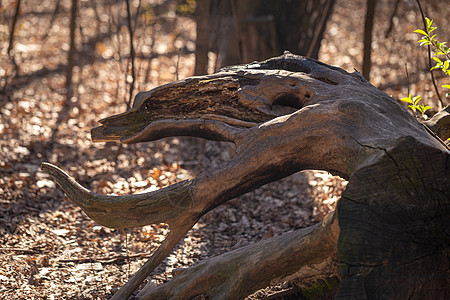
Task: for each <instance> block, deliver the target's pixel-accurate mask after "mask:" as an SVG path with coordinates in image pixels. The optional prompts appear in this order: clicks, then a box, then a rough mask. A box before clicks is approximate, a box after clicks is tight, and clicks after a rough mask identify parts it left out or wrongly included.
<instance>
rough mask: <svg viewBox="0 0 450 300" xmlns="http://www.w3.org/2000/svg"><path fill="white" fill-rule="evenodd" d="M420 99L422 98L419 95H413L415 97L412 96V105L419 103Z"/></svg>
mask: <svg viewBox="0 0 450 300" xmlns="http://www.w3.org/2000/svg"><path fill="white" fill-rule="evenodd" d="M420 100H422V99H421V97H420V96H415V97H414V98H413V104H414V105H417V103H419V101H420Z"/></svg>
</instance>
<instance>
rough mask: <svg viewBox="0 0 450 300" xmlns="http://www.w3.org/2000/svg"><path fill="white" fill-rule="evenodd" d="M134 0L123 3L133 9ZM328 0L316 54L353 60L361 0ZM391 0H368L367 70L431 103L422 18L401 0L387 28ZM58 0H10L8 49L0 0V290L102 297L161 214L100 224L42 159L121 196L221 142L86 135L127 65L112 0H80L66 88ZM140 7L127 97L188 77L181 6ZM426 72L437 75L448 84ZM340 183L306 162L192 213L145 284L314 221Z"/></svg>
mask: <svg viewBox="0 0 450 300" xmlns="http://www.w3.org/2000/svg"><path fill="white" fill-rule="evenodd" d="M56 2H58V3H59V4H60V5H59V6H56ZM138 2H139V3H141V2H140V1H133V2H132V10H133V11H136V9H137V5H138ZM160 2H161V3H160ZM336 2H337V3H336V7H335V10H334V13H333V15H332V18H331V20H330V22H329V23H328V26H327V30H326V34H325V38H324V40H323V41H322V47H321V51H320V56H319V59H320V60H322V61H324V62H325V63H329V64H332V65H336V66H339V67H342V68H344V69H346V70H348V71H353V69H354V68H356V69H358V70H360V69H361V65H362V40H363V30H364V15H365V1H362V0H355V1H350V0H337V1H336ZM394 2H395V1H387V0H383V1H379V2H378V6H377V12H376V18H375V29H374V42H373V55H372V61H373V66H372V73H371V82H372V83H373V84H374V85H375V86H377V87H378V88H380V89H381V90H383V91H385V92H387V93H388V94H389V95H392V96H393V97H394V98H396V99H399V98H402V97H405V96H407V95H408V90H409V91H410V92H411V94H413V95H417V94H420V95H421V96H422V98H423V99H424V100H423V101H424V103H426V104H428V105H430V106H433V109H432V110H430V112H429V113H430V115H431V114H432V113H433V112H435V111H436V110H437V109H438V108H439V104H438V102H437V101H436V96H435V93H434V89H433V87H432V85H431V81H430V75H429V72H427V69H428V67H427V58H426V49H425V48H424V47H419V46H418V44H417V42H416V41H417V40H418V35H417V34H415V33H414V32H413V31H414V30H415V29H417V28H419V27H422V23H421V17H420V14H419V13H418V10H417V8H416V3H415V1H400V4H399V8H398V12H397V15H396V16H395V17H394V18H393V21H394V23H393V24H394V27H393V29H392V31H391V32H390V34H389V35H388V36H386V30H387V28H388V27H389V22H390V19H391V11H392V9H393V6H394ZM70 3H71V1H68V0H65V1H50V0H48V1H40V3H39V4H35V1H31V0H23V1H22V2H21V14H20V18H19V21H18V23H17V27H16V33H15V44H14V51H13V52H12V56H8V53H7V48H8V39H9V32H10V25H11V23H12V18H13V15H14V10H15V5H16V4H17V1H3V2H0V49H1V56H0V89H1V90H0V244H1V245H0V298H1V299H107V298H109V297H111V295H112V294H113V293H114V292H115V291H117V290H118V288H120V287H121V286H122V285H123V284H124V283H125V282H126V281H127V280H128V279H129V278H130V277H131V276H132V275H133V273H134V272H136V271H137V270H138V269H139V267H140V266H141V265H142V264H143V263H144V262H145V261H146V259H147V258H148V257H149V256H150V255H151V254H152V252H153V251H154V250H155V249H156V248H157V247H158V246H159V245H160V243H161V242H162V241H163V239H164V237H165V235H166V234H167V232H168V227H167V225H165V224H159V225H151V226H144V227H142V228H132V229H125V230H113V229H108V228H105V227H102V226H99V225H98V224H96V223H95V222H93V221H92V220H90V219H89V218H88V217H87V216H86V215H85V214H84V213H83V212H82V211H81V210H80V209H79V208H78V207H77V206H75V205H72V204H71V203H70V202H68V201H67V198H66V197H65V196H64V194H63V192H62V191H61V189H59V188H58V187H57V186H56V185H55V183H54V182H53V181H52V180H51V179H50V178H49V176H47V175H46V174H44V173H43V172H41V171H40V167H39V166H40V164H41V162H43V161H47V162H50V163H53V164H55V165H57V166H59V167H61V168H62V169H64V170H66V171H67V172H68V173H70V175H71V176H73V177H74V178H75V179H76V180H77V181H78V182H80V183H81V184H82V185H84V186H85V187H86V188H89V189H90V190H92V191H94V192H96V193H101V194H111V193H114V194H130V193H137V192H143V191H150V190H155V189H159V188H161V187H164V186H167V185H170V184H172V183H175V182H178V181H180V180H184V179H187V178H192V177H195V176H196V175H197V174H199V173H200V172H204V171H207V170H208V169H209V168H211V167H212V166H214V165H217V164H220V163H221V162H223V161H226V160H227V159H229V158H230V156H231V155H233V151H234V148H233V145H230V144H228V143H213V142H208V141H203V140H199V139H194V138H166V139H162V140H159V141H155V142H150V143H143V144H139V145H131V146H121V145H118V144H115V143H97V144H94V143H92V142H91V140H90V129H91V128H93V127H95V126H97V125H98V123H97V121H98V120H99V119H102V118H104V117H107V116H110V115H113V114H117V113H120V112H123V111H125V110H126V106H127V101H129V94H130V86H131V82H132V81H133V77H132V76H131V71H130V69H131V65H130V63H129V55H128V53H129V46H128V45H129V42H128V41H129V35H128V31H127V26H126V24H127V23H126V10H125V2H124V1H123V2H120V1H81V2H80V5H81V8H80V12H79V18H78V21H79V28H78V30H77V35H76V39H77V50H78V55H77V60H76V67H75V69H74V84H73V87H74V95H73V97H72V98H71V99H66V89H65V78H66V76H65V69H66V68H65V66H66V57H67V51H68V50H69V38H68V37H69V21H70V20H69V19H70V18H69V16H70ZM187 3H189V2H187ZM133 5H134V6H133ZM183 8H185V9H189V6H187V7H183ZM140 9H141V11H144V12H145V13H143V14H142V15H141V16H140V17H139V18H135V20H137V26H136V27H135V32H134V39H135V48H136V53H137V59H136V74H137V75H136V81H135V87H134V90H133V91H132V93H131V94H132V95H134V94H135V93H136V92H137V91H143V90H149V89H151V88H154V87H156V86H159V85H161V84H164V83H167V82H171V81H174V80H177V79H181V78H185V77H188V76H191V75H192V74H193V70H194V54H193V51H194V48H195V22H194V21H193V19H192V17H191V16H189V15H186V14H185V13H183V14H182V13H180V6H178V7H177V6H176V1H157V0H153V1H142V5H141V7H140ZM177 9H178V12H177ZM426 12H427V16H429V17H430V18H432V19H434V20H435V25H436V26H437V27H438V30H436V33H437V34H438V36H437V38H438V40H440V41H446V40H450V36H449V34H450V31H449V30H448V28H449V27H448V22H449V19H450V18H449V17H448V16H449V14H448V12H449V6H448V5H446V1H438V0H436V1H427V3H426ZM214 57H215V56H214V54H212V55H211V58H212V60H213V59H214ZM405 64H407V69H408V73H409V75H408V76H406V72H405ZM436 75H437V76H438V86H440V85H442V84H450V82H449V80H448V79H446V78H444V77H443V76H440V75H439V73H438V72H436ZM408 87H409V88H408ZM440 91H441V94H442V95H443V94H444V92H443V91H442V89H440ZM444 101H445V104H447V105H448V103H449V102H450V101H449V99H448V98H444ZM345 186H346V181H344V180H343V179H341V178H338V177H336V176H332V175H331V174H329V173H326V172H323V171H315V170H310V171H303V172H300V173H297V174H294V175H292V176H290V177H288V178H285V179H283V180H280V181H278V182H274V183H271V184H268V185H265V186H263V187H261V188H259V189H257V190H255V191H253V192H250V193H248V194H246V195H244V196H241V197H239V198H237V199H234V200H232V201H229V202H228V203H226V204H224V205H222V206H221V207H218V208H217V209H215V210H213V211H211V212H209V213H208V214H207V215H205V216H204V217H203V218H202V219H201V220H200V221H199V223H198V224H197V225H195V227H194V228H193V229H192V230H191V231H190V232H189V233H188V234H187V235H186V237H185V238H184V239H183V240H182V241H181V242H180V243H179V245H178V246H177V247H176V249H174V250H173V252H172V254H171V255H170V256H169V257H168V258H167V259H166V260H165V261H164V262H163V263H162V264H161V265H160V266H159V267H158V268H157V269H156V270H155V271H154V272H153V273H152V274H151V276H149V278H148V279H147V281H146V282H148V281H152V282H154V283H156V284H162V283H164V282H166V281H168V280H170V278H171V277H172V271H173V270H174V269H177V268H186V267H189V266H191V265H193V264H195V262H196V261H199V260H202V259H205V258H207V257H211V256H216V255H219V254H221V253H224V252H227V251H230V250H232V249H235V248H238V247H242V246H244V245H247V244H249V243H254V242H257V241H259V240H262V239H266V238H270V237H271V236H274V235H279V234H282V233H284V232H287V231H291V230H295V229H298V228H303V227H306V226H309V225H311V224H314V223H316V222H319V221H320V220H322V219H323V217H324V216H325V215H326V214H327V213H328V212H329V211H331V210H333V209H334V207H335V204H336V201H337V200H338V199H339V195H340V194H341V193H342V191H343V189H344V188H345ZM289 297H296V298H297V299H298V298H301V293H299V292H298V291H297V290H296V287H295V284H294V283H290V282H286V283H283V284H280V285H278V286H275V287H269V288H267V289H264V290H260V291H258V292H256V293H255V294H253V295H251V296H249V297H248V299H289Z"/></svg>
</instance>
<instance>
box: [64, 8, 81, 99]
mask: <svg viewBox="0 0 450 300" xmlns="http://www.w3.org/2000/svg"><path fill="white" fill-rule="evenodd" d="M77 14H78V0H72V7H71V9H70V48H69V52H68V53H67V69H66V93H67V94H66V96H67V98H66V99H67V102H68V103H69V102H70V101H71V98H72V96H73V87H72V82H73V67H74V65H75V55H76V45H75V30H76V28H77Z"/></svg>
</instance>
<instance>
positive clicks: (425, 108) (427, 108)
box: [421, 105, 431, 112]
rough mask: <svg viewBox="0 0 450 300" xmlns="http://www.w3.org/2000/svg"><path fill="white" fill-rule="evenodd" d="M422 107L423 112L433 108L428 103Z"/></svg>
mask: <svg viewBox="0 0 450 300" xmlns="http://www.w3.org/2000/svg"><path fill="white" fill-rule="evenodd" d="M421 108H422V110H423V112H426V111H427V110H429V109H430V108H431V106H428V105H425V106H424V105H421Z"/></svg>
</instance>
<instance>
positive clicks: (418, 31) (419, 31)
mask: <svg viewBox="0 0 450 300" xmlns="http://www.w3.org/2000/svg"><path fill="white" fill-rule="evenodd" d="M414 32H416V33H420V34H423V35H425V36H428V33H426V32H425V31H423V30H422V29H417V30H414Z"/></svg>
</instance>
